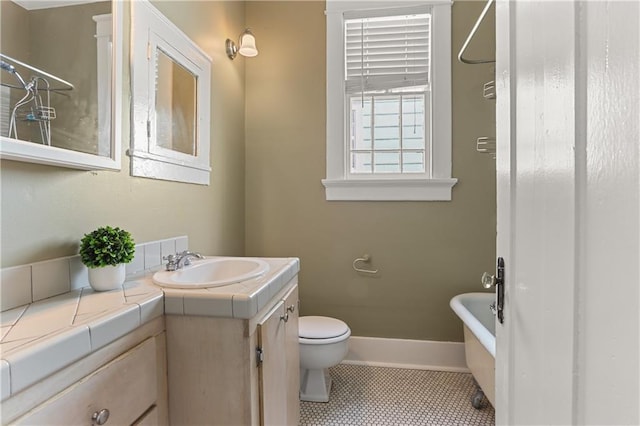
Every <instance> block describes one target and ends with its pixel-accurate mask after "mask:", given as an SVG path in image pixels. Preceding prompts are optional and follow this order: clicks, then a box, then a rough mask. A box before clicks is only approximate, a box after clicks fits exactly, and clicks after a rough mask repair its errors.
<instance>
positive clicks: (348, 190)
mask: <svg viewBox="0 0 640 426" xmlns="http://www.w3.org/2000/svg"><path fill="white" fill-rule="evenodd" d="M457 182H458V179H455V178H450V179H420V180H418V179H366V180H364V179H363V180H345V179H323V180H322V184H323V185H324V187H325V193H326V199H327V201H451V188H453V186H454V185H455V184H456V183H457Z"/></svg>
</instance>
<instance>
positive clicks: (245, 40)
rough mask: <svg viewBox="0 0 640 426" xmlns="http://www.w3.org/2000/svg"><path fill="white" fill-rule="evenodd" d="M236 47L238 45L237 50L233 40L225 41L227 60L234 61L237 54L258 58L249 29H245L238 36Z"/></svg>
mask: <svg viewBox="0 0 640 426" xmlns="http://www.w3.org/2000/svg"><path fill="white" fill-rule="evenodd" d="M238 45H240V47H239V48H238V46H236V44H235V43H234V42H233V40H230V39H227V42H226V49H227V56H228V57H229V59H235V57H236V55H237V54H238V53H239V54H241V55H242V56H246V57H249V58H251V57H254V56H258V48H257V47H256V38H255V36H254V35H253V33H252V32H251V30H250V29H249V28H247V29H246V30H244V32H243V33H242V34H240V40H239V41H238Z"/></svg>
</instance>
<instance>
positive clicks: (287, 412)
mask: <svg viewBox="0 0 640 426" xmlns="http://www.w3.org/2000/svg"><path fill="white" fill-rule="evenodd" d="M258 346H259V348H260V349H261V351H262V358H263V360H262V363H261V364H260V367H259V370H260V373H259V377H260V422H261V424H262V425H266V426H271V425H274V426H282V425H289V426H294V425H297V424H298V421H299V419H300V399H299V394H300V352H299V347H298V286H294V287H293V288H292V289H291V290H290V291H289V292H288V293H287V294H286V295H285V296H284V297H283V298H282V299H281V300H280V301H279V302H278V304H276V306H275V307H274V308H273V310H271V311H270V312H269V313H268V314H267V315H266V316H265V318H264V319H263V320H262V321H261V322H260V323H259V324H258Z"/></svg>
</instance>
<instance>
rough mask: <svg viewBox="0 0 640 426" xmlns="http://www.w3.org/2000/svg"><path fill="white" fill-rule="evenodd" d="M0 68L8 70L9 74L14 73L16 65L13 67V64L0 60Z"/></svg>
mask: <svg viewBox="0 0 640 426" xmlns="http://www.w3.org/2000/svg"><path fill="white" fill-rule="evenodd" d="M0 68H2V69H3V70H5V71H8V72H10V73H11V74H15V73H16V67H14V66H13V65H11V64H9V63H7V62H5V61H0Z"/></svg>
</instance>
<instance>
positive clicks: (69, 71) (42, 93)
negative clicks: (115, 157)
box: [0, 0, 112, 157]
mask: <svg viewBox="0 0 640 426" xmlns="http://www.w3.org/2000/svg"><path fill="white" fill-rule="evenodd" d="M55 3H56V2H55V1H51V2H47V3H43V2H33V1H28V0H20V1H18V0H14V1H4V0H3V1H2V2H1V5H0V7H1V9H0V17H1V34H0V40H2V44H1V45H0V53H1V54H2V57H1V60H2V62H1V70H0V84H1V85H0V90H1V91H0V114H1V115H0V123H1V124H0V135H1V136H3V137H5V138H6V137H8V138H11V139H18V140H20V141H27V142H32V143H34V144H40V145H47V146H52V147H57V148H63V149H67V150H73V151H77V152H82V153H88V154H95V155H100V156H104V157H110V156H111V155H112V152H111V151H112V147H111V141H110V128H111V125H110V118H111V88H110V86H111V85H110V82H111V47H112V46H111V40H112V38H111V33H112V25H111V2H110V1H103V2H94V3H87V4H78V5H72V6H64V7H51V6H54V5H55ZM43 4H44V5H45V7H46V8H38V7H41V6H42V5H43Z"/></svg>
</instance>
